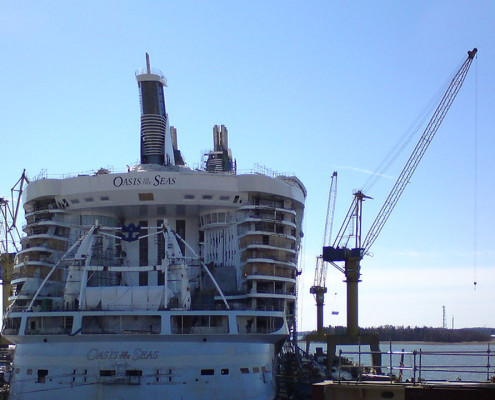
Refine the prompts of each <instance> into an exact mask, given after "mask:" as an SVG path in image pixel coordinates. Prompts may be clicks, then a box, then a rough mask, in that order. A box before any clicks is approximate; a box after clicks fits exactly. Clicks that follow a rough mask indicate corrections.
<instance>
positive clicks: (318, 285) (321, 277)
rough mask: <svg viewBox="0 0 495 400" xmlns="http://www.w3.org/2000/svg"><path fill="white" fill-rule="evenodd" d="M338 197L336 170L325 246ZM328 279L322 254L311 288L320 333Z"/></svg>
mask: <svg viewBox="0 0 495 400" xmlns="http://www.w3.org/2000/svg"><path fill="white" fill-rule="evenodd" d="M336 197H337V172H336V171H334V172H333V174H332V179H331V182H330V190H329V193H328V204H327V216H326V220H325V230H324V232H323V247H325V246H328V245H329V244H330V240H331V237H332V226H333V217H334V215H335V199H336ZM326 279H327V264H326V262H325V261H323V257H322V256H321V255H320V256H318V257H316V269H315V280H314V284H313V286H311V288H310V289H309V292H310V293H312V294H313V295H314V297H315V300H316V326H317V328H316V329H317V331H318V334H322V333H323V305H324V304H325V293H326V292H327V287H326Z"/></svg>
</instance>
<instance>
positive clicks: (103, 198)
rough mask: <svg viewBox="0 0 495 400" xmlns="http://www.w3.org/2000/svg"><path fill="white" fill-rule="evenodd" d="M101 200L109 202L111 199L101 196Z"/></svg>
mask: <svg viewBox="0 0 495 400" xmlns="http://www.w3.org/2000/svg"><path fill="white" fill-rule="evenodd" d="M100 200H102V201H108V200H110V197H108V196H101V197H100Z"/></svg>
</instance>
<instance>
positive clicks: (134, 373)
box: [125, 369, 143, 376]
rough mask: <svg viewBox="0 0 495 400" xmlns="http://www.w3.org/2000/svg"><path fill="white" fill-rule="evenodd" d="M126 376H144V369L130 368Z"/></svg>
mask: <svg viewBox="0 0 495 400" xmlns="http://www.w3.org/2000/svg"><path fill="white" fill-rule="evenodd" d="M125 375H126V376H143V371H141V370H140V369H128V370H127V371H125Z"/></svg>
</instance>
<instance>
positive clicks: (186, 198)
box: [184, 194, 194, 200]
mask: <svg viewBox="0 0 495 400" xmlns="http://www.w3.org/2000/svg"><path fill="white" fill-rule="evenodd" d="M184 200H194V195H193V194H186V195H185V196H184Z"/></svg>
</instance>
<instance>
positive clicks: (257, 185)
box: [3, 57, 306, 400]
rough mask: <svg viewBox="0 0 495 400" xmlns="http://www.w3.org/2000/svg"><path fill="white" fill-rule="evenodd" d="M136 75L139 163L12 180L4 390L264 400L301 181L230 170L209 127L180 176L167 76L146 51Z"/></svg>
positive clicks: (23, 395) (284, 326) (293, 266)
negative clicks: (206, 145) (208, 144)
mask: <svg viewBox="0 0 495 400" xmlns="http://www.w3.org/2000/svg"><path fill="white" fill-rule="evenodd" d="M136 78H137V81H138V86H139V92H140V101H141V163H140V164H139V165H136V166H134V167H131V168H129V170H128V171H127V172H124V173H111V172H110V171H108V170H105V169H100V170H99V171H97V172H95V173H94V174H92V175H86V176H81V175H79V176H75V177H71V178H65V179H38V180H34V181H32V182H31V183H30V184H29V185H28V186H27V188H26V191H25V199H24V200H25V204H24V209H25V214H26V225H25V226H24V232H25V233H26V236H25V237H24V238H23V240H22V250H21V251H20V252H19V253H18V254H17V256H16V259H15V266H14V276H13V278H12V293H11V296H10V298H9V299H10V300H11V301H12V302H13V303H12V305H11V306H10V308H9V310H8V312H7V315H6V317H5V321H4V329H3V335H4V336H5V337H7V338H8V339H9V340H10V341H12V342H13V343H15V344H16V353H15V357H14V363H13V369H12V378H11V382H10V385H11V389H10V398H12V399H51V400H53V399H62V398H66V397H67V396H71V398H73V399H74V400H76V399H109V398H112V399H114V398H115V399H135V398H145V396H159V398H161V399H179V398H184V399H229V400H232V399H245V398H249V399H270V398H273V396H274V393H275V386H274V375H273V374H274V360H275V355H276V352H277V351H278V350H279V348H280V346H281V344H282V343H283V342H284V341H285V340H286V339H287V337H288V335H289V332H290V331H291V329H293V326H294V321H295V315H294V314H295V301H296V275H297V256H298V250H299V245H300V239H301V236H302V233H301V222H302V214H303V208H304V200H305V196H306V192H305V188H304V186H303V185H302V183H301V182H300V181H299V180H298V179H297V178H295V177H289V176H267V175H263V174H259V173H253V174H237V171H236V163H235V160H234V159H233V158H232V153H231V150H230V149H229V147H228V131H227V128H226V127H225V126H223V125H222V126H215V127H214V128H213V139H214V146H213V150H212V151H211V152H210V153H209V154H208V155H207V159H206V162H205V168H204V169H202V170H191V169H190V168H188V167H187V166H186V165H185V163H184V161H183V158H182V155H181V153H180V151H179V150H178V146H177V130H176V129H175V128H174V127H172V126H170V125H169V118H168V115H167V112H166V108H165V97H164V88H165V87H166V79H165V77H164V76H163V74H161V72H159V71H155V70H152V69H151V67H150V63H149V58H148V57H147V65H146V69H145V70H143V71H138V73H137V74H136ZM247 396H248V397H247Z"/></svg>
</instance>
